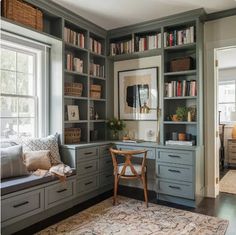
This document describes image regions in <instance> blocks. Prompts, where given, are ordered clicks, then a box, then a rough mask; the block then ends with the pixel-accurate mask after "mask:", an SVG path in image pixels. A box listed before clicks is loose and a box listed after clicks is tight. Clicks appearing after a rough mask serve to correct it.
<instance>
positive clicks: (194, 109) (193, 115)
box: [188, 105, 197, 122]
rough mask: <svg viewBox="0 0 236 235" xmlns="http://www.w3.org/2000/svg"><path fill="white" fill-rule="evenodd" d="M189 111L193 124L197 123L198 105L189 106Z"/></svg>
mask: <svg viewBox="0 0 236 235" xmlns="http://www.w3.org/2000/svg"><path fill="white" fill-rule="evenodd" d="M188 111H189V112H190V114H191V122H194V121H196V119H197V107H196V105H192V106H189V107H188Z"/></svg>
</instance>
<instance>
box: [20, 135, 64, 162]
mask: <svg viewBox="0 0 236 235" xmlns="http://www.w3.org/2000/svg"><path fill="white" fill-rule="evenodd" d="M19 141H20V143H21V144H22V146H23V152H29V151H40V150H50V155H51V163H52V165H55V164H58V163H61V157H60V154H59V148H58V134H56V135H50V136H48V137H45V138H29V139H21V140H19Z"/></svg>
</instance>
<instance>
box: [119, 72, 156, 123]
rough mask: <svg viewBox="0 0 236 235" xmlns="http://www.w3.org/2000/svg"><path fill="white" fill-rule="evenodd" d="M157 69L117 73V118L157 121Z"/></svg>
mask: <svg viewBox="0 0 236 235" xmlns="http://www.w3.org/2000/svg"><path fill="white" fill-rule="evenodd" d="M157 76H158V68H157V67H152V68H145V69H135V70H126V71H119V72H118V83H119V84H118V89H119V92H118V95H119V97H118V101H119V105H118V106H119V118H120V119H124V120H157V108H158V87H157V79H158V78H157Z"/></svg>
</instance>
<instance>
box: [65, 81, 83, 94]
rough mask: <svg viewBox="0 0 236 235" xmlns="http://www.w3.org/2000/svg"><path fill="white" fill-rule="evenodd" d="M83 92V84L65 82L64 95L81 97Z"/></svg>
mask: <svg viewBox="0 0 236 235" xmlns="http://www.w3.org/2000/svg"><path fill="white" fill-rule="evenodd" d="M82 92H83V84H82V83H76V82H65V84H64V93H65V95H68V96H78V97H81V95H82Z"/></svg>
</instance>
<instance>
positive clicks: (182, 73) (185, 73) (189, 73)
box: [164, 69, 197, 76]
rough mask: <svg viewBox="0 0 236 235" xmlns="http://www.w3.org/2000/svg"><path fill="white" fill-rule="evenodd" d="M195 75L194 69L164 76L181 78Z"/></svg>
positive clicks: (167, 73) (168, 73)
mask: <svg viewBox="0 0 236 235" xmlns="http://www.w3.org/2000/svg"><path fill="white" fill-rule="evenodd" d="M196 73H197V70H196V69H193V70H187V71H178V72H166V73H164V76H182V75H186V76H187V75H195V74H196Z"/></svg>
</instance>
